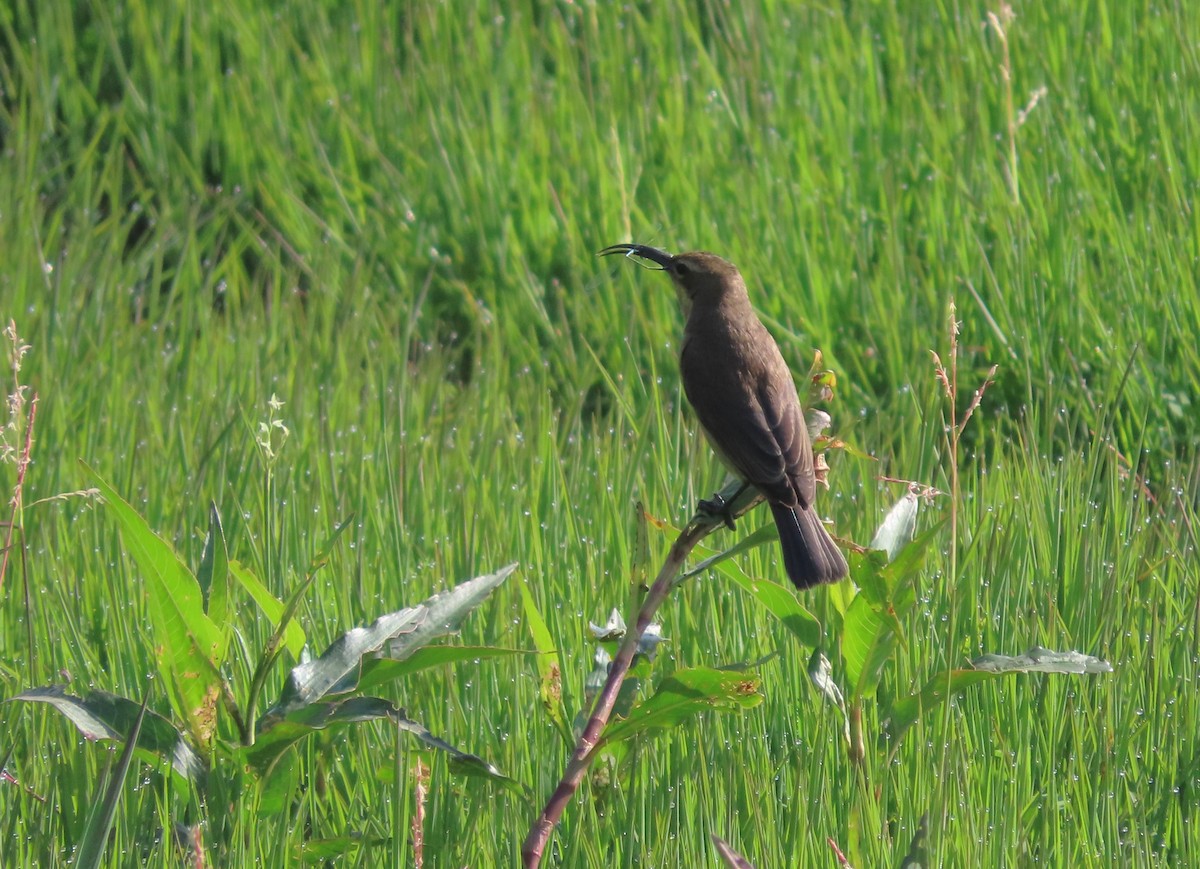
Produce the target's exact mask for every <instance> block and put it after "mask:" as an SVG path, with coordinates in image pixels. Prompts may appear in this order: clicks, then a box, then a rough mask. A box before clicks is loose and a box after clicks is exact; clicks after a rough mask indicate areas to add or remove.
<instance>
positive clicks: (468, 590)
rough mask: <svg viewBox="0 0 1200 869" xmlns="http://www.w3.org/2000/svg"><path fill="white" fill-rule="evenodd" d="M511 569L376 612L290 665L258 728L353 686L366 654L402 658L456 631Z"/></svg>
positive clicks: (399, 659)
mask: <svg viewBox="0 0 1200 869" xmlns="http://www.w3.org/2000/svg"><path fill="white" fill-rule="evenodd" d="M516 568H517V566H516V565H515V564H510V565H509V566H508V567H505V568H502V569H501V570H499V571H497V572H496V573H491V574H486V575H484V576H478V577H475V578H474V579H470V580H467V581H466V582H463V583H460V584H459V585H457V586H455V587H454V588H452V589H448V590H446V591H443V592H439V593H438V594H435V595H432V596H431V597H429V598H428V599H427V600H425V601H424V602H423V603H420V604H417V605H416V606H411V607H406V608H405V609H402V610H398V611H396V612H394V613H388V614H387V615H384V616H380V617H379V618H378V619H376V620H375V621H374V622H372V623H371V624H370V625H368V626H366V627H362V628H354V629H353V630H350V631H347V632H346V633H344V634H342V636H340V637H338V638H337V639H336V640H334V641H333V643H331V644H330V646H329V648H328V649H326V650H325V651H324V652H323V653H322V654H321V657H319V658H317V659H315V660H312V661H306V662H304V663H302V664H300V665H298V666H296V667H294V668H292V671H291V672H290V673H289V674H288V679H287V683H286V684H285V686H284V689H283V694H282V696H281V697H280V698H279V701H278V702H277V703H276V704H275V706H273V707H272V708H271V709H270V710H268V712H267V713H266V716H265V717H264V720H263V722H262V725H261V726H260V728H259V729H260V730H261V729H262V727H269V726H271V721H273V720H274V719H277V718H279V717H281V716H286V715H288V714H289V713H290V712H292V711H294V710H296V709H299V708H301V707H302V706H304V705H306V704H309V703H315V702H316V701H318V700H320V699H322V698H323V697H325V696H326V695H327V694H329V693H331V692H334V691H343V690H345V691H349V690H353V686H354V685H356V684H358V678H359V673H360V672H361V668H362V665H363V663H364V661H363V659H364V658H365V657H366V656H368V655H372V656H374V655H380V656H385V657H387V658H391V659H393V660H397V661H403V660H404V659H405V658H407V657H408V656H410V655H412V654H413V653H414V652H415V651H416V650H417V649H420V648H422V647H424V646H425V645H427V644H428V643H429V642H430V641H431V640H433V639H436V638H438V637H442V636H445V635H446V634H448V633H452V632H453V631H456V630H457V629H458V626H459V625H460V624H461V623H462V620H463V619H464V618H466V616H467V614H468V613H470V612H471V610H473V609H474V608H475V607H477V606H478V605H479V604H480V603H482V602H483V601H484V600H485V599H486V598H487V596H488V595H489V594H491V593H492V591H493V590H494V589H495V588H496V586H498V585H499V584H500V583H501V582H503V581H504V580H505V579H507V578H508V576H509V575H510V574H511V573H512V572H513V571H514V570H516Z"/></svg>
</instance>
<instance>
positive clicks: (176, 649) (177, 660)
mask: <svg viewBox="0 0 1200 869" xmlns="http://www.w3.org/2000/svg"><path fill="white" fill-rule="evenodd" d="M80 464H81V465H83V468H84V470H85V471H86V472H87V474H88V475H89V476H90V477H91V478H92V480H93V481H94V482H95V483H96V486H97V488H99V489H100V493H101V494H102V495H103V496H104V501H105V504H106V505H107V507H108V510H109V512H110V513H111V514H112V515H113V516H114V517H115V518H116V520H117V524H118V525H119V526H120V528H121V539H122V541H123V542H124V544H125V548H126V550H127V551H128V552H129V554H130V556H131V557H132V558H133V560H134V562H135V563H136V564H137V566H138V571H139V572H140V573H141V575H142V578H143V580H144V581H145V583H146V599H147V603H148V609H149V612H150V619H151V623H152V624H153V628H154V634H155V637H154V655H155V660H156V662H157V664H158V667H159V669H160V670H161V671H162V672H163V673H164V674H165V675H166V676H167V679H168V683H169V684H170V685H171V687H172V689H173V695H174V696H173V700H174V701H175V705H176V707H177V708H178V709H179V711H180V713H181V716H182V717H183V719H184V720H185V721H187V723H188V729H189V730H190V731H191V732H192V734H193V736H195V737H196V740H197V741H198V742H200V743H202V744H203V743H207V742H208V741H209V739H211V737H212V735H213V732H214V731H215V729H216V715H217V700H218V698H219V697H220V695H221V674H220V671H219V670H218V661H219V660H220V658H221V656H222V655H223V654H224V648H223V642H224V635H223V634H222V632H221V630H220V629H219V628H218V627H217V626H216V624H215V623H214V622H213V621H212V619H210V618H209V617H208V616H207V615H206V614H205V612H204V600H203V597H204V596H203V594H202V593H201V591H200V584H199V583H198V582H197V581H196V577H195V576H193V575H192V572H191V571H190V570H188V568H187V567H186V566H185V565H184V563H183V562H182V561H181V560H180V558H179V556H178V555H177V554H176V553H175V550H174V549H172V548H171V546H170V545H169V544H167V543H166V541H164V540H163V539H162V538H161V537H159V536H158V535H157V534H155V533H154V532H153V531H151V530H150V526H149V525H147V524H146V521H145V520H144V519H142V517H141V516H139V515H138V514H137V512H136V511H135V510H134V509H133V507H131V506H130V505H129V504H128V503H127V502H126V501H125V500H124V499H122V498H121V496H120V495H118V494H117V492H116V491H115V490H114V489H113V487H112V486H110V485H109V484H108V483H107V482H106V481H105V480H104V478H103V477H101V476H100V475H99V474H97V473H96V472H95V471H93V470H92V469H91V468H90V467H88V465H87V464H86V463H84V462H82V461H81V462H80Z"/></svg>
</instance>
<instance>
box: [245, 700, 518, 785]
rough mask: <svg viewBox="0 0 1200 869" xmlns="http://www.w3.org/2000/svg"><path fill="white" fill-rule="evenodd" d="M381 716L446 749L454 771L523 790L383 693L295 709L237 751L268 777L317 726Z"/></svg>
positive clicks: (349, 722) (261, 774) (350, 722)
mask: <svg viewBox="0 0 1200 869" xmlns="http://www.w3.org/2000/svg"><path fill="white" fill-rule="evenodd" d="M380 719H387V720H390V721H391V722H392V723H393V724H395V725H396V726H397V727H399V728H400V729H401V730H404V731H406V732H408V733H411V734H413V735H414V736H415V737H417V739H419V740H420V741H421V742H422V743H424V744H425V745H426V746H428V747H430V748H434V749H437V750H439V751H444V752H446V753H447V754H448V755H449V756H450V768H451V771H453V772H456V773H458V774H461V775H470V776H479V777H484V778H487V779H489V780H491V781H493V782H496V783H498V784H501V785H503V786H504V787H506V788H509V789H511V790H514V791H516V792H517V793H524V791H523V789H522V788H521V786H520V785H519V784H518V783H517V782H515V781H514V780H513V779H511V778H509V777H508V776H506V775H504V774H503V773H501V772H500V771H499V770H498V769H496V767H495V766H493V765H492V764H490V763H488V762H487V761H485V760H483V759H482V758H479V757H477V756H476V755H473V754H468V753H467V752H464V751H460V750H459V749H457V748H455V747H454V746H452V745H450V744H449V743H448V742H446V741H444V740H442V739H439V738H437V737H436V736H434V735H433V734H432V733H430V732H429V730H428V729H427V728H426V727H425V726H424V725H422V724H419V723H418V722H416V721H412V720H410V719H409V718H408V716H407V715H406V714H405V712H404V710H403V709H401V708H400V707H398V706H396V705H395V704H393V703H390V702H388V701H387V700H384V699H382V698H380V697H350V698H347V699H344V700H335V701H331V702H323V703H312V704H309V705H308V706H304V707H302V708H300V709H296V710H294V711H293V712H290V713H288V715H287V716H286V717H285V718H283V719H281V720H280V721H278V722H276V723H275V724H274V725H273V726H272V727H271V728H270V729H268V730H266V731H264V732H262V733H260V735H259V738H258V740H257V741H256V742H255V743H254V745H252V746H248V747H245V748H240V749H238V750H237V752H236V754H237V755H238V757H240V758H241V759H242V760H243V761H244V762H245V763H246V764H248V765H249V766H250V768H251V769H253V770H254V772H255V773H257V774H258V775H259V776H261V777H266V776H268V775H270V774H271V773H272V768H273V767H274V766H275V765H276V764H277V763H278V762H279V760H280V758H282V757H283V755H284V754H285V753H286V752H287V751H288V750H289V749H290V748H291V747H292V746H294V745H295V744H296V743H297V742H299V741H300V740H302V739H304V738H305V737H307V736H310V735H312V734H313V733H315V732H317V731H318V730H326V729H329V728H335V727H344V726H347V725H351V724H358V723H362V722H366V721H378V720H380Z"/></svg>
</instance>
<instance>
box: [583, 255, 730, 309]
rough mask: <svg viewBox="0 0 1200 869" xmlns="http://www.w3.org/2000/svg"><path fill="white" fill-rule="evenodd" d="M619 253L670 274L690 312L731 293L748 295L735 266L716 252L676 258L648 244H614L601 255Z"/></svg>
mask: <svg viewBox="0 0 1200 869" xmlns="http://www.w3.org/2000/svg"><path fill="white" fill-rule="evenodd" d="M615 253H620V254H624V255H625V256H636V257H639V258H641V259H644V260H648V261H649V262H652V263H654V264H655V265H656V266H658V268H659V269H660V270H662V271H664V272H666V273H667V274H668V275H670V276H671V280H672V281H673V282H674V284H675V287H676V289H677V290H678V292H679V298H680V301H681V302H683V303H684V306H685V308H688V309H690V308H691V307H692V306H693V305H696V304H699V305H702V306H705V305H715V304H717V303H718V302H720V301H721V300H722V299H724V298H726V297H727V296H728V295H729V294H730V293H733V292H738V291H741V293H742V294H743V295H744V294H745V292H746V288H745V284H744V283H743V282H742V276H741V275H740V274H739V273H738V270H737V268H736V267H735V266H734V264H733V263H731V262H730V261H729V260H727V259H723V258H721V257H719V256H717V255H716V254H715V253H708V252H707V251H702V250H697V251H692V252H690V253H677V254H675V255H674V256H672V255H671V254H669V253H667V252H666V251H665V250H659V249H658V248H656V247H650V246H649V245H646V244H614V245H611V246H610V247H606V248H604V250H602V251H600V256H608V255H610V254H615Z"/></svg>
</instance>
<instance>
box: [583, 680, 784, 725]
mask: <svg viewBox="0 0 1200 869" xmlns="http://www.w3.org/2000/svg"><path fill="white" fill-rule="evenodd" d="M762 699H763V696H762V694H760V693H759V692H758V680H757V679H756V678H754V677H752V676H747V675H746V674H745V673H737V672H731V671H729V670H713V669H710V668H707V667H696V668H693V669H685V670H678V671H676V672H675V673H673V674H672V675H670V676H668V677H667V678H666V679H664V680H663V682H662V684H661V685H659V686H658V690H656V691H655V692H654V695H653V696H652V697H650V698H649V699H647V700H646V701H645V702H644V703H639V704H638V705H637V706H635V707H634V708H633V709H632V710H631V711H630V713H629V717H628V718H626V719H624V720H623V721H618V722H616V723H615V724H612V725H611V726H609V728H608V729H607V730H606V731H605V733H604V737H603V739H602V743H601V744H607V743H612V742H618V741H620V740H623V739H629V738H631V737H634V736H638V735H640V734H643V733H650V732H654V731H658V730H668V729H670V728H672V727H675V726H677V725H679V724H680V723H681V722H683V721H685V720H686V719H688V718H690V717H692V716H693V715H695V714H697V713H698V712H703V711H705V710H708V709H725V710H737V709H750V708H752V707H754V706H757V705H758V704H759V703H761V702H762Z"/></svg>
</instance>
